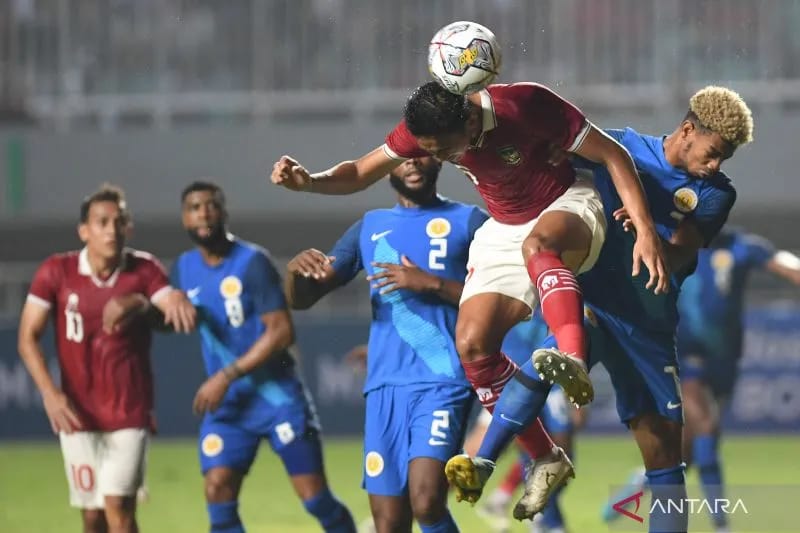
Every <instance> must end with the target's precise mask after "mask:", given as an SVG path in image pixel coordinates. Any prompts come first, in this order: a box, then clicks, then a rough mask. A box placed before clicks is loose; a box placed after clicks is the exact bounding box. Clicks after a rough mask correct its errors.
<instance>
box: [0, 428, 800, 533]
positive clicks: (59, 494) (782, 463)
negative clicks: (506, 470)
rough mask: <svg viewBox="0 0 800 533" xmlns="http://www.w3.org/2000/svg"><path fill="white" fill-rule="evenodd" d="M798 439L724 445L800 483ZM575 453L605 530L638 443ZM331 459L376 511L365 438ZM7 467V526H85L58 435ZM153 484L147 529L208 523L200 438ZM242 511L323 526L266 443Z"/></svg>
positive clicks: (15, 448)
mask: <svg viewBox="0 0 800 533" xmlns="http://www.w3.org/2000/svg"><path fill="white" fill-rule="evenodd" d="M799 442H800V440H799V439H798V438H797V437H736V438H728V439H727V440H726V441H724V444H723V457H724V459H725V461H726V466H727V468H726V474H727V478H728V481H729V482H731V483H738V484H754V485H768V484H797V483H798V480H800V461H798V460H797V457H798V456H797V453H798V450H800V445H799V444H798V443H799ZM576 457H577V461H576V462H577V468H578V476H579V477H578V478H577V479H576V480H574V481H573V483H572V484H571V485H570V487H569V489H568V490H567V491H566V494H565V497H564V500H563V506H564V507H563V508H564V510H565V513H566V516H567V520H568V521H569V527H570V529H571V531H573V532H601V531H607V528H606V527H605V526H604V525H603V524H602V522H600V519H599V513H600V509H601V507H602V505H603V502H604V501H605V498H606V497H607V495H608V492H609V485H612V484H619V483H622V482H624V480H625V478H626V476H627V473H628V472H629V470H630V468H631V467H633V466H635V465H637V464H638V452H637V450H636V448H635V446H634V445H633V443H632V442H631V441H630V440H629V439H626V438H622V437H608V438H606V437H603V438H600V437H585V438H582V439H579V446H578V450H577V454H576ZM325 459H326V464H327V470H328V477H329V479H330V480H331V485H332V486H333V490H334V491H335V493H336V494H337V495H338V496H339V497H340V498H342V499H343V500H344V501H345V502H346V503H347V504H348V505H349V506H350V509H351V510H352V511H353V513H354V514H355V516H356V519H357V521H361V520H362V519H364V518H365V517H367V515H368V506H367V499H366V495H365V494H364V493H363V492H362V491H361V489H360V477H361V447H360V444H359V443H358V442H357V441H343V440H333V439H329V440H328V442H327V444H326V457H325ZM508 460H509V459H506V460H505V462H504V463H503V465H501V469H502V467H503V466H504V465H505V464H507V462H508ZM0 472H1V473H2V479H1V480H0V531H2V532H3V533H32V532H35V533H49V532H58V533H61V532H65V531H76V532H77V531H80V521H79V516H78V512H77V511H75V510H72V509H71V508H70V507H69V506H68V504H67V487H66V481H65V479H64V469H63V465H62V463H61V455H60V452H59V449H58V446H57V444H56V442H55V441H53V442H52V443H37V444H23V443H19V444H4V445H0ZM496 477H497V478H499V477H500V476H496ZM693 482H696V478H695V476H694V474H692V476H691V477H690V483H693ZM148 486H149V488H150V495H151V500H150V502H149V503H147V504H145V505H143V506H142V507H141V508H140V511H139V524H140V525H141V529H142V531H143V532H144V533H148V532H155V533H160V532H164V533H183V532H186V533H198V532H203V531H207V530H208V526H207V522H206V514H205V506H204V503H203V491H202V484H201V479H200V474H199V473H198V468H197V458H196V452H195V444H194V442H191V441H166V440H156V442H155V444H154V445H153V446H152V448H151V451H150V459H149V468H148ZM490 490H491V486H490ZM452 509H453V511H454V515H455V517H456V520H457V521H458V523H459V525H460V527H461V528H462V529H461V530H462V531H464V532H475V533H479V532H480V533H486V532H487V531H488V528H487V526H486V525H485V524H484V523H483V521H482V520H481V519H480V518H479V517H477V516H476V515H475V513H474V511H473V510H472V509H471V508H470V507H469V506H468V505H465V504H456V503H455V502H454V501H453V502H452ZM241 515H242V518H243V520H244V523H245V525H246V527H247V529H248V531H249V532H254V533H258V532H278V533H282V532H298V533H301V532H317V531H319V529H318V528H317V526H316V523H315V522H314V521H312V520H311V519H310V518H309V517H308V516H307V515H306V514H305V512H304V511H303V508H302V506H301V505H300V502H299V501H298V500H297V499H296V498H295V496H294V494H293V493H292V492H291V488H290V486H289V484H288V482H287V480H286V475H285V473H284V471H283V468H282V467H281V465H280V463H279V462H278V461H277V460H276V459H275V457H274V456H273V455H272V453H271V452H270V451H269V449H268V447H265V448H264V449H262V451H261V454H260V456H259V458H258V460H257V462H256V465H255V467H254V468H253V471H252V472H251V475H250V476H249V478H248V479H247V481H246V482H245V485H244V490H243V497H242V501H241ZM697 522H698V521H697V520H695V522H693V524H692V527H691V530H692V531H702V530H703V529H706V530H707V528H708V523H707V522H705V523H697ZM513 531H519V532H521V531H527V528H526V527H523V526H521V525H517V524H515V529H514V530H513Z"/></svg>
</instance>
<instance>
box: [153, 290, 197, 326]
mask: <svg viewBox="0 0 800 533" xmlns="http://www.w3.org/2000/svg"><path fill="white" fill-rule="evenodd" d="M153 305H154V306H155V307H156V308H158V310H159V311H161V312H162V313H163V314H164V324H166V325H170V326H172V328H173V329H174V330H175V331H176V332H177V333H189V332H191V331H193V330H194V328H195V326H196V325H197V310H196V309H195V307H194V305H192V302H190V301H189V299H188V298H187V297H186V294H185V293H184V292H183V291H181V290H178V289H172V290H169V291H168V292H166V293H165V294H163V295H162V296H160V297H159V298H157V299H156V300H155V301H154V302H153Z"/></svg>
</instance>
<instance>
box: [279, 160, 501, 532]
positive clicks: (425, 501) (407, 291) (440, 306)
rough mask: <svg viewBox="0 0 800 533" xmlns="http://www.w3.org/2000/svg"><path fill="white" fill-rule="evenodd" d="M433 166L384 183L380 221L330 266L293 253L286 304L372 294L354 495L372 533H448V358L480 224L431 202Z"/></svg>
mask: <svg viewBox="0 0 800 533" xmlns="http://www.w3.org/2000/svg"><path fill="white" fill-rule="evenodd" d="M440 168H441V163H439V162H437V161H436V160H435V159H433V158H431V157H421V158H416V159H409V160H407V161H405V162H403V163H402V164H400V165H399V166H398V167H397V168H396V169H395V170H393V171H392V173H391V174H390V183H391V185H392V187H393V188H394V189H395V190H396V191H397V192H398V194H399V202H398V204H397V205H396V206H395V207H393V208H391V209H376V210H373V211H369V212H367V213H366V214H365V215H364V216H363V218H362V219H361V220H359V221H358V222H356V223H355V224H354V225H353V226H352V227H350V229H348V230H347V232H346V233H345V234H344V235H343V236H342V237H341V239H339V241H338V242H337V243H336V245H335V246H334V247H333V249H332V250H331V252H330V253H329V254H327V255H326V254H323V253H322V252H320V251H318V250H313V249H312V250H306V251H304V252H301V253H300V254H299V255H298V256H296V257H295V258H294V259H292V261H291V262H290V263H289V276H287V290H286V293H287V295H288V297H289V300H290V302H291V304H292V306H293V307H295V308H298V309H305V308H308V307H310V306H311V305H313V304H314V303H315V302H316V301H317V300H318V299H319V298H321V297H322V296H324V295H325V294H327V293H328V292H330V291H332V290H334V289H336V288H337V287H340V286H342V285H344V284H346V283H348V282H349V281H351V280H352V279H353V278H354V277H356V275H358V273H359V272H360V271H362V270H365V271H366V273H367V280H369V282H370V284H371V291H370V293H371V301H372V324H371V327H370V335H369V344H368V356H367V375H366V380H365V383H364V394H365V396H366V411H367V417H366V425H365V428H364V481H363V485H364V488H365V489H366V490H367V493H368V494H369V500H370V507H371V510H372V515H373V518H374V521H375V526H376V528H377V531H378V532H381V533H383V532H390V531H392V532H394V531H409V532H410V531H411V523H412V517H413V518H414V519H416V521H417V523H418V524H419V526H420V528H421V529H422V531H423V532H424V533H432V532H454V531H458V527H457V526H456V524H455V522H454V521H453V518H452V517H451V516H450V512H449V511H448V509H447V490H448V487H447V480H446V478H445V476H444V474H443V470H444V463H445V461H447V459H448V458H449V457H450V456H451V455H453V454H454V453H457V452H458V451H459V450H460V449H461V445H462V442H463V438H464V431H465V425H466V417H467V415H468V414H469V411H470V408H471V406H472V399H473V397H474V396H473V392H472V389H471V387H470V384H469V382H468V381H467V379H466V377H465V376H464V370H463V369H462V367H461V363H460V362H459V358H458V352H457V351H456V347H455V340H454V330H455V324H456V314H457V311H458V301H459V298H460V297H461V291H462V289H463V287H464V281H463V280H464V278H465V276H466V274H467V269H466V264H467V254H468V250H469V245H470V242H471V241H472V237H473V234H474V233H475V230H476V229H477V228H478V227H480V225H481V224H483V223H484V222H485V221H486V219H487V215H486V214H485V213H484V212H483V211H482V210H480V209H479V208H478V207H475V206H471V205H465V204H461V203H457V202H452V201H450V200H447V199H444V198H442V197H440V196H438V195H437V194H436V180H437V177H438V174H439V170H440Z"/></svg>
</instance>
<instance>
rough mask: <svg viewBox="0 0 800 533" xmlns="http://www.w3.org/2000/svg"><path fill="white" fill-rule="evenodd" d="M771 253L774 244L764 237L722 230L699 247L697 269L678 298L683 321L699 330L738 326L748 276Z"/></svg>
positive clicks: (760, 266)
mask: <svg viewBox="0 0 800 533" xmlns="http://www.w3.org/2000/svg"><path fill="white" fill-rule="evenodd" d="M774 256H775V247H774V246H773V245H772V243H770V242H769V241H767V240H766V239H763V238H761V237H758V236H755V235H749V234H746V233H743V232H741V231H735V230H728V229H725V230H723V231H722V232H721V233H720V234H719V236H718V237H717V238H716V239H714V240H713V241H712V243H711V245H710V246H709V248H705V249H703V250H700V253H699V254H698V258H697V268H696V269H695V272H694V274H692V275H691V276H689V277H688V278H687V279H686V281H685V282H684V284H683V288H682V290H681V296H680V299H679V300H678V307H679V310H680V314H681V317H682V320H683V319H685V320H686V325H687V326H688V327H689V328H690V329H691V330H695V331H700V332H702V331H703V330H704V329H707V328H712V327H715V328H720V329H723V330H728V328H736V327H740V325H741V320H742V318H741V317H742V311H743V307H744V292H745V286H746V284H747V278H748V276H749V275H750V273H751V272H752V271H753V270H755V269H759V268H762V267H763V266H764V265H765V264H766V263H767V262H769V261H770V260H771V259H772V258H773V257H774Z"/></svg>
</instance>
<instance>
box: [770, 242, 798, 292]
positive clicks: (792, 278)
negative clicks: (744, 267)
mask: <svg viewBox="0 0 800 533" xmlns="http://www.w3.org/2000/svg"><path fill="white" fill-rule="evenodd" d="M764 268H766V269H767V270H768V271H769V272H772V273H773V274H775V275H776V276H779V277H781V278H783V279H785V280H786V281H788V282H790V283H793V284H795V285H800V257H797V256H796V255H794V254H793V253H792V252H789V251H787V250H779V251H777V252H775V255H773V256H772V259H770V260H769V261H767V263H766V265H764Z"/></svg>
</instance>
